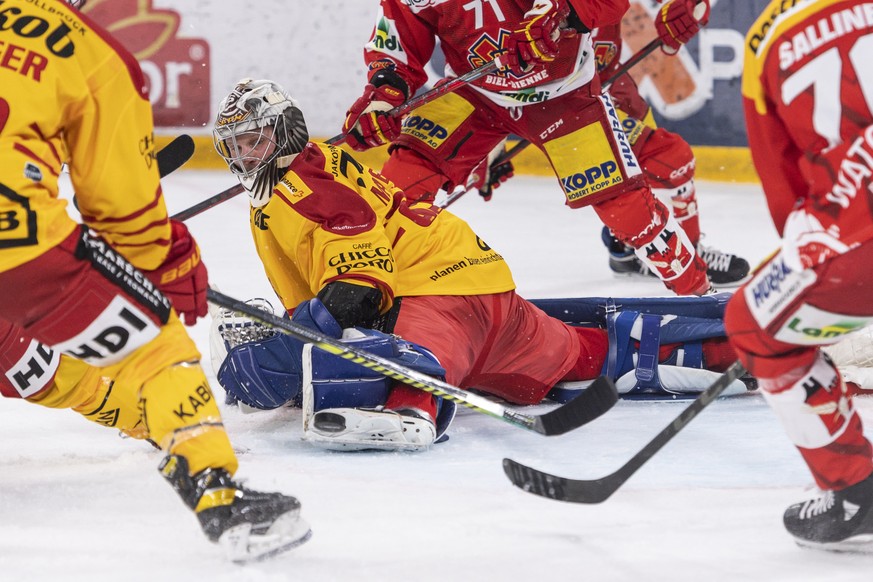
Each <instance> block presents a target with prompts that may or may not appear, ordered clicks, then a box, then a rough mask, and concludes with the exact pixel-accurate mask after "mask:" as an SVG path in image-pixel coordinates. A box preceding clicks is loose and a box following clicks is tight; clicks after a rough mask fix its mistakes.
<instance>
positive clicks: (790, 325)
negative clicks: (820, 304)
mask: <svg viewBox="0 0 873 582" xmlns="http://www.w3.org/2000/svg"><path fill="white" fill-rule="evenodd" d="M871 321H873V317H858V316H855V315H843V314H841V313H834V312H832V311H824V310H822V309H819V308H817V307H813V306H812V305H807V304H806V303H804V304H803V305H801V306H800V308H799V309H798V310H797V311H795V312H794V313H793V314H792V315H791V316H790V317H789V318H788V319H787V320H786V321H785V323H784V324H783V325H782V327H781V328H780V329H779V331H777V332H776V334H775V337H776V339H778V340H779V341H783V342H785V343H789V344H798V345H820V344H835V343H837V342H839V341H840V340H842V339H843V338H844V337H845V336H846V335H847V334H849V333H852V332H855V331H858V330H860V329H862V328H864V327H866V326H867V325H868V324H869V323H870V322H871Z"/></svg>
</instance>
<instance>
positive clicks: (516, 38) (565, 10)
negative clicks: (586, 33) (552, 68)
mask: <svg viewBox="0 0 873 582" xmlns="http://www.w3.org/2000/svg"><path fill="white" fill-rule="evenodd" d="M569 14H570V4H569V3H568V2H567V1H566V0H536V1H535V2H534V5H533V8H531V9H530V10H528V11H527V12H526V13H525V15H524V20H522V21H521V24H520V27H519V28H518V29H517V30H515V31H514V32H513V33H512V34H511V35H510V36H509V38H508V39H507V41H506V66H507V67H508V68H509V70H510V71H511V72H512V73H514V74H515V75H518V76H521V75H524V74H525V73H528V72H530V70H531V69H532V68H533V66H534V65H537V64H543V63H548V62H551V61H553V60H555V57H557V56H558V42H559V41H560V40H561V38H563V37H565V36H566V37H569V36H573V35H575V34H576V31H575V30H573V29H569V28H567V29H562V28H561V26H562V25H563V24H564V23H565V21H566V19H567V16H568V15H569Z"/></svg>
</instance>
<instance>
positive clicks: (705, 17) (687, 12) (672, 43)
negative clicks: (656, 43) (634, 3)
mask: <svg viewBox="0 0 873 582" xmlns="http://www.w3.org/2000/svg"><path fill="white" fill-rule="evenodd" d="M709 13H710V6H709V0H700V1H699V2H697V0H672V1H671V2H668V3H667V4H664V5H663V6H661V9H660V10H658V14H657V16H656V17H655V30H656V31H657V32H658V38H660V39H661V42H663V43H664V44H662V45H661V50H662V51H664V52H665V53H667V54H668V55H675V54H676V53H677V52H679V49H680V48H681V47H682V45H683V44H685V43H686V42H688V41H689V40H691V39H692V38H694V35H696V34H697V33H698V32H699V31H700V29H701V27H703V26H706V24H707V23H708V22H709Z"/></svg>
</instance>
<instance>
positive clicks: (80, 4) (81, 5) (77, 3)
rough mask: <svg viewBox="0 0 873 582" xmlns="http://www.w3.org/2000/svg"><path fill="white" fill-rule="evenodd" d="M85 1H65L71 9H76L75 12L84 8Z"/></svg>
mask: <svg viewBox="0 0 873 582" xmlns="http://www.w3.org/2000/svg"><path fill="white" fill-rule="evenodd" d="M86 1H87V0H67V4H69V5H70V6H72V7H73V8H76V9H77V10H81V9H82V8H84V7H85V2H86Z"/></svg>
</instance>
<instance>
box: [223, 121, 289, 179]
mask: <svg viewBox="0 0 873 582" xmlns="http://www.w3.org/2000/svg"><path fill="white" fill-rule="evenodd" d="M216 133H217V137H218V138H219V139H218V140H216V146H217V148H216V149H218V153H219V154H221V157H223V158H224V161H225V162H227V166H228V167H229V168H230V171H231V172H233V173H234V174H236V175H238V176H241V177H243V178H254V177H255V176H256V175H257V174H258V172H260V170H261V169H262V168H264V167H266V166H267V164H268V163H269V162H270V161H271V160H272V159H273V157H274V156H275V154H276V152H278V151H279V148H280V147H281V144H279V143H277V142H276V139H275V138H276V129H275V125H273V124H270V125H265V126H264V127H256V128H253V129H251V130H247V131H239V132H237V131H234V128H233V127H225V128H223V129H222V130H217V131H216ZM222 134H223V135H222Z"/></svg>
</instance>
